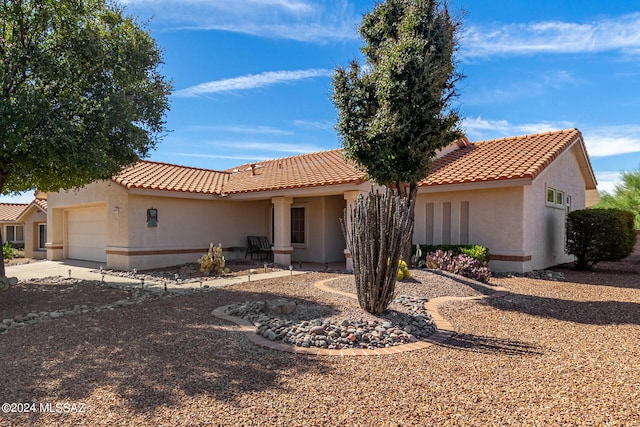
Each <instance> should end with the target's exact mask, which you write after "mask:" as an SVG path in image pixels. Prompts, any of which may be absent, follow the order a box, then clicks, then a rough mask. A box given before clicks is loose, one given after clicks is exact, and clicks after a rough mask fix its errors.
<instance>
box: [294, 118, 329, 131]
mask: <svg viewBox="0 0 640 427" xmlns="http://www.w3.org/2000/svg"><path fill="white" fill-rule="evenodd" d="M293 124H294V125H295V126H297V127H300V128H303V129H320V130H329V131H332V130H333V127H334V126H335V123H333V122H331V121H328V120H325V121H312V120H294V121H293Z"/></svg>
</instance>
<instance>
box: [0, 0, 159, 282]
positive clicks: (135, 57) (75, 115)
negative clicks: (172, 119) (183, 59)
mask: <svg viewBox="0 0 640 427" xmlns="http://www.w3.org/2000/svg"><path fill="white" fill-rule="evenodd" d="M0 34H1V36H0V57H1V61H0V144H1V148H0V194H12V193H19V192H23V191H28V190H32V189H35V188H37V189H40V190H42V191H57V190H59V189H61V188H71V187H78V186H82V185H84V184H87V183H89V182H91V181H94V180H96V179H107V178H110V177H111V176H113V175H114V174H116V173H118V172H119V171H120V170H121V169H122V167H124V166H126V165H129V164H132V163H134V162H135V161H136V160H137V159H138V158H140V157H144V156H146V155H147V154H148V153H149V151H150V150H152V149H153V148H154V147H155V145H156V144H157V142H158V140H159V138H160V137H161V136H162V134H163V133H164V132H165V112H166V110H167V109H168V105H169V101H168V96H169V93H170V91H171V84H170V82H168V81H167V80H166V79H165V77H164V76H163V75H162V74H161V72H160V66H161V65H162V54H161V50H160V49H159V48H158V46H157V44H156V42H155V40H154V39H153V38H152V37H151V35H150V33H149V31H148V30H147V29H145V28H144V27H143V26H142V25H140V24H139V23H138V22H137V21H136V20H135V19H134V18H133V17H131V16H127V15H126V14H125V13H124V11H123V9H122V8H121V7H120V6H118V5H116V4H115V3H111V2H109V1H108V0H0ZM0 268H1V269H2V271H0V273H1V274H0V276H1V275H4V265H3V264H0Z"/></svg>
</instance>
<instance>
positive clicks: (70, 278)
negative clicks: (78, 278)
mask: <svg viewBox="0 0 640 427" xmlns="http://www.w3.org/2000/svg"><path fill="white" fill-rule="evenodd" d="M69 279H71V269H69Z"/></svg>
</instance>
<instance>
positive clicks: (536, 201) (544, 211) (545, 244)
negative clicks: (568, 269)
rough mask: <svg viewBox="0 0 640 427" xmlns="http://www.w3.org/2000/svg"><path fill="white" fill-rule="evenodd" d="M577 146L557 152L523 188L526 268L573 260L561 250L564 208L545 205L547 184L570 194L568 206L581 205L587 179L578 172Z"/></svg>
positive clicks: (577, 206)
mask: <svg viewBox="0 0 640 427" xmlns="http://www.w3.org/2000/svg"><path fill="white" fill-rule="evenodd" d="M576 149H577V146H575V147H574V149H571V150H568V151H566V152H564V153H563V154H562V155H561V156H559V157H558V158H557V159H556V160H555V161H554V162H553V163H552V164H551V165H550V166H549V167H547V168H546V169H545V170H544V171H543V173H541V174H540V175H539V176H538V177H537V178H536V179H535V180H534V181H533V185H531V186H528V187H527V188H526V190H525V210H524V212H525V222H524V224H525V241H526V246H525V250H526V251H527V252H530V253H531V254H532V260H531V262H529V263H527V265H526V270H527V271H530V270H536V269H542V268H548V267H551V266H554V265H557V264H562V263H567V262H571V261H573V260H574V259H575V258H574V257H573V256H570V255H567V254H566V253H565V252H564V247H565V221H566V210H565V209H563V208H559V207H555V206H548V205H547V203H546V200H547V188H553V189H555V190H559V191H563V192H564V198H565V201H566V197H567V196H571V210H577V209H584V208H585V203H586V191H585V188H586V182H585V180H584V178H583V176H582V173H581V172H580V167H579V163H578V159H577V157H576Z"/></svg>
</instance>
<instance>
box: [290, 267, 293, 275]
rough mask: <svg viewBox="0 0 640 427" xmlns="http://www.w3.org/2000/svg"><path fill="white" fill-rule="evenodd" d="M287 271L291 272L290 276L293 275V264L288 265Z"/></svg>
mask: <svg viewBox="0 0 640 427" xmlns="http://www.w3.org/2000/svg"><path fill="white" fill-rule="evenodd" d="M289 273H290V274H291V277H293V265H290V266H289Z"/></svg>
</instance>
